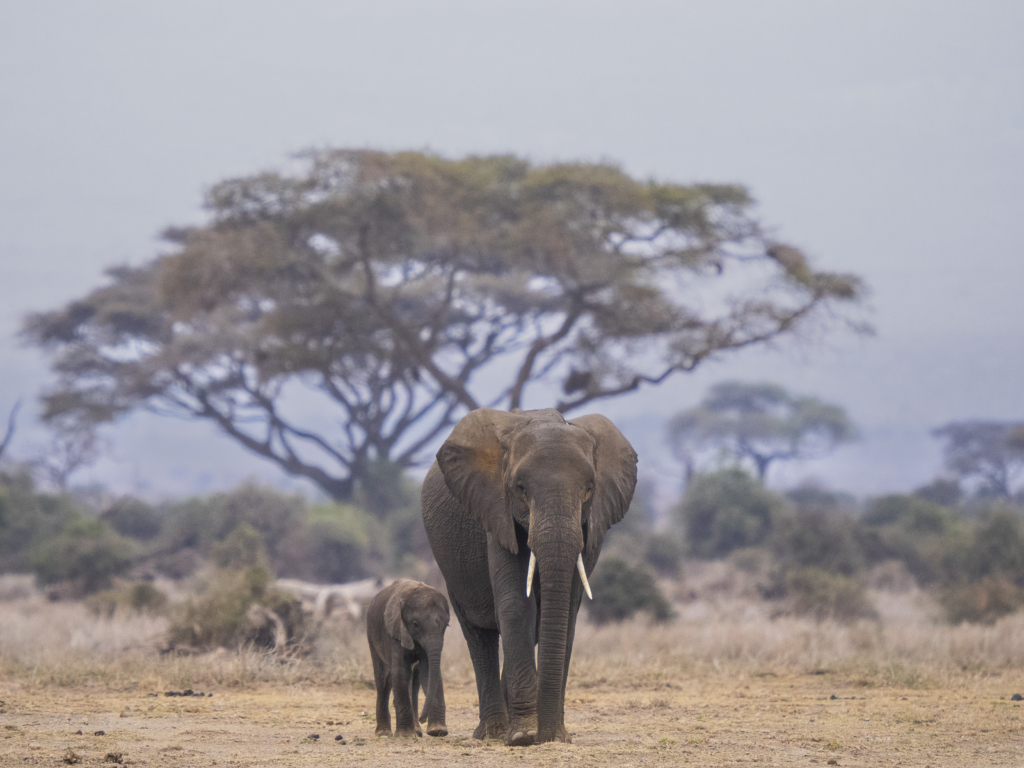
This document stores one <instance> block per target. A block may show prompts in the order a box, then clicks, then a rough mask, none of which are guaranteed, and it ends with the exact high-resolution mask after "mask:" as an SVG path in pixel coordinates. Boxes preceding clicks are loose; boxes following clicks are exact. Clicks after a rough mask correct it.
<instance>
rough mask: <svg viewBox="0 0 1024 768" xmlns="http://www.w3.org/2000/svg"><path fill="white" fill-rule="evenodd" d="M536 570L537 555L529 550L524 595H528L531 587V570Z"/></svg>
mask: <svg viewBox="0 0 1024 768" xmlns="http://www.w3.org/2000/svg"><path fill="white" fill-rule="evenodd" d="M535 570H537V556H536V555H535V554H533V552H530V567H529V568H527V569H526V596H527V597H529V596H530V589H531V588H532V587H533V572H534V571H535Z"/></svg>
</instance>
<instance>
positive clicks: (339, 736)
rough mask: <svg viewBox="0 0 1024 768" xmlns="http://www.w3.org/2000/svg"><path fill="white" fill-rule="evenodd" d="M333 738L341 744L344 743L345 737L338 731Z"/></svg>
mask: <svg viewBox="0 0 1024 768" xmlns="http://www.w3.org/2000/svg"><path fill="white" fill-rule="evenodd" d="M334 740H335V741H340V742H341V743H342V744H344V743H345V737H344V736H342V735H341V734H340V733H339V734H338V735H337V736H335V737H334Z"/></svg>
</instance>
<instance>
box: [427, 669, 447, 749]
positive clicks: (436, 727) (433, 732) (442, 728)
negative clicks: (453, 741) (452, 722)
mask: <svg viewBox="0 0 1024 768" xmlns="http://www.w3.org/2000/svg"><path fill="white" fill-rule="evenodd" d="M446 717H447V709H446V707H445V703H444V680H442V679H440V678H438V681H437V693H436V694H434V703H433V704H432V705H431V707H430V711H429V712H427V735H428V736H447V735H448V724H447V723H446V722H445V718H446Z"/></svg>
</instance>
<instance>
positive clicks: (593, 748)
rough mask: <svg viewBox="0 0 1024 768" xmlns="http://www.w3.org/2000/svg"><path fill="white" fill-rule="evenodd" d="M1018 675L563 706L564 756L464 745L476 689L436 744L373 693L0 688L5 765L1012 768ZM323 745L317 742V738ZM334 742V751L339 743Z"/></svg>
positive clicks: (736, 684)
mask: <svg viewBox="0 0 1024 768" xmlns="http://www.w3.org/2000/svg"><path fill="white" fill-rule="evenodd" d="M1018 691H1024V674H1014V675H1008V674H1007V675H1001V676H992V677H983V678H965V679H964V681H963V682H962V683H959V684H954V685H953V686H952V687H948V688H941V689H936V688H928V689H921V688H913V689H901V688H893V687H878V688H874V687H864V686H859V685H857V684H856V682H855V681H853V680H850V679H846V678H843V677H841V676H838V675H831V674H817V675H778V676H777V675H772V674H769V675H767V676H763V677H751V676H728V675H724V674H723V675H720V676H715V675H710V676H707V675H705V676H700V677H694V678H691V679H679V680H675V681H670V682H661V683H653V684H652V683H644V684H643V686H642V687H640V688H631V687H628V686H623V685H621V684H619V685H614V686H612V685H608V684H597V685H594V686H592V687H587V688H581V687H573V686H572V681H571V680H570V690H569V692H568V693H567V708H566V725H567V727H568V728H569V730H570V732H571V733H572V734H573V743H572V744H545V745H540V746H535V747H528V748H509V747H505V746H503V745H502V744H500V743H499V742H487V743H484V742H480V741H475V740H474V739H472V738H471V734H472V730H473V727H474V726H475V725H476V714H475V713H476V692H475V688H474V687H473V686H472V685H471V684H463V685H456V686H454V687H453V688H450V689H449V690H448V691H447V697H446V698H447V701H448V726H449V729H450V732H451V733H450V735H449V736H447V737H445V738H440V739H438V738H430V737H425V738H422V739H415V740H407V739H393V738H392V739H378V738H375V737H374V735H373V732H374V719H373V702H374V692H373V691H372V690H371V689H369V688H366V687H363V686H352V685H345V686H339V685H334V686H330V685H310V684H303V685H301V686H288V687H274V686H269V685H268V686H256V687H253V688H249V689H244V690H238V689H232V688H228V689H224V690H217V689H213V690H210V691H203V692H204V693H212V694H213V695H212V696H203V697H168V696H166V695H164V692H163V691H156V690H145V689H142V688H140V689H137V690H133V691H127V692H126V691H120V692H119V691H113V690H109V689H107V688H106V687H103V686H101V685H98V684H97V685H94V686H89V687H84V688H83V687H78V688H74V687H72V688H64V687H59V686H54V685H46V686H36V685H33V684H31V683H23V682H18V681H0V765H3V766H16V765H17V766H21V765H47V766H60V765H65V764H76V763H75V761H76V759H77V760H79V761H80V762H78V763H77V764H80V765H110V764H113V763H116V762H118V761H121V762H123V764H125V765H153V766H164V765H167V766H204V767H205V766H212V765H224V766H231V765H239V766H293V765H294V766H307V765H309V766H312V765H336V764H339V763H344V764H349V763H356V764H361V765H367V766H375V765H382V766H411V765H414V764H416V765H418V764H422V763H429V764H440V765H445V766H448V765H525V764H537V765H553V764H556V763H558V764H562V763H569V764H571V765H578V766H617V767H619V768H621V767H623V766H634V765H636V766H639V765H675V764H681V763H685V764H690V765H707V766H720V765H745V764H758V765H765V766H768V765H811V764H818V765H822V766H825V765H839V766H905V767H906V768H910V766H920V767H921V768H923V767H924V766H932V768H939V767H940V766H1021V765H1024V730H1022V725H1024V720H1022V717H1024V709H1022V707H1021V702H1012V701H1011V700H1010V697H1011V696H1012V694H1014V693H1016V692H1018ZM314 734H317V735H318V737H315V736H314ZM338 736H342V737H343V740H340V739H338V738H337V737H338Z"/></svg>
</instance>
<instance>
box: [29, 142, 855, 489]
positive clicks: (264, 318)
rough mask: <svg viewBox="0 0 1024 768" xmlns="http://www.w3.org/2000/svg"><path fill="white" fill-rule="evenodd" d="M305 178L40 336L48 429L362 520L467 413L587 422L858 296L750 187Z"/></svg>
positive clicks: (115, 278)
mask: <svg viewBox="0 0 1024 768" xmlns="http://www.w3.org/2000/svg"><path fill="white" fill-rule="evenodd" d="M299 162H300V165H301V168H300V169H299V170H297V171H296V172H295V173H291V174H286V173H262V174H258V175H255V176H249V177H244V178H237V179H230V180H227V181H224V182H222V183H219V184H217V185H216V186H214V187H213V188H212V189H211V190H210V191H209V193H208V195H207V198H206V208H207V210H208V213H209V220H208V223H207V224H206V225H204V226H196V227H188V228H172V229H169V230H167V231H166V232H165V233H164V238H165V239H166V241H167V242H168V243H169V245H170V248H169V250H168V251H167V252H165V253H162V254H160V255H158V256H156V257H155V258H153V259H151V260H150V261H148V262H146V263H144V264H141V265H138V266H119V267H115V268H112V269H110V270H109V271H108V273H107V274H108V277H109V282H108V284H106V285H104V286H102V287H100V288H98V289H96V290H93V291H91V292H89V293H88V294H87V295H85V296H83V297H81V298H79V299H77V300H75V301H72V302H70V303H69V304H67V305H66V306H64V307H63V308H60V309H57V310H54V311H50V312H43V313H39V314H35V315H32V316H30V317H29V318H28V319H27V321H26V323H25V326H24V335H25V336H26V337H27V338H28V339H29V340H30V342H32V343H34V344H36V345H39V346H41V347H44V348H46V349H48V350H50V351H51V352H52V355H53V369H54V371H55V372H56V374H57V378H56V384H55V386H53V387H52V388H51V389H50V390H49V391H47V392H46V393H45V395H44V404H45V418H47V419H51V420H54V419H60V418H64V419H67V418H70V417H74V418H77V419H81V420H84V421H86V422H89V423H100V422H103V421H108V420H112V419H115V418H117V417H118V416H120V415H122V414H126V413H128V412H131V411H133V410H136V409H147V410H150V411H155V412H158V413H164V414H172V415H177V416H184V417H190V418H195V419H201V420H207V421H210V422H212V423H214V424H216V425H217V426H218V427H219V428H220V429H221V430H223V431H224V432H225V433H226V434H228V435H230V436H231V437H233V438H234V439H235V440H237V441H238V442H239V443H241V444H242V445H244V446H245V447H247V448H248V449H250V450H252V451H254V452H256V453H258V454H260V455H261V456H264V457H266V458H268V459H270V460H272V461H274V462H276V463H277V464H278V465H279V466H281V467H282V468H283V469H284V470H285V471H287V472H289V473H292V474H295V475H300V476H304V477H306V478H309V479H310V480H312V481H313V482H315V483H317V484H319V485H320V486H321V487H322V488H323V489H324V490H325V491H326V492H327V493H328V494H329V495H331V496H333V497H335V498H342V499H343V498H348V497H349V496H350V495H351V493H352V491H353V483H354V481H356V480H357V479H359V478H362V477H365V476H367V474H368V473H370V472H372V471H373V467H374V466H375V465H377V464H380V463H384V464H393V465H396V466H398V467H407V466H410V465H413V464H414V463H416V462H418V461H420V460H421V459H422V457H423V454H424V452H425V449H426V448H428V447H429V446H431V445H432V444H433V443H434V442H435V441H436V438H437V437H438V436H439V435H441V434H442V433H443V431H444V430H446V429H447V428H448V427H450V426H451V425H452V424H453V423H454V422H455V421H456V420H457V419H458V418H459V417H460V416H461V415H462V413H463V412H464V411H466V410H467V409H471V408H476V407H478V406H484V405H488V406H494V407H505V408H517V407H524V406H529V407H539V406H548V405H553V406H554V407H556V408H558V409H559V410H560V411H562V412H569V411H573V410H576V409H578V408H580V407H582V406H584V405H587V404H589V403H592V402H594V401H596V400H600V399H602V398H609V397H615V396H617V395H622V394H624V393H627V392H632V391H635V390H637V389H638V388H640V387H642V386H644V385H648V384H650V385H654V384H658V383H660V382H662V381H664V380H666V379H667V378H668V377H669V376H671V375H672V374H674V373H677V372H680V371H689V370H692V369H693V368H695V367H696V366H697V365H698V364H699V363H700V362H701V361H703V360H706V359H707V358H709V357H711V356H713V355H716V354H718V353H721V352H725V351H728V350H736V349H740V348H743V347H747V346H751V345H756V344H760V343H764V342H768V341H771V340H774V339H776V338H778V337H780V336H782V335H785V334H791V333H793V332H794V331H796V330H798V329H800V328H805V327H808V324H809V323H811V322H813V321H814V319H815V318H822V319H823V318H826V317H827V316H834V310H835V309H837V308H838V307H840V306H841V305H848V304H850V303H852V302H854V301H855V300H856V299H858V297H859V296H860V294H861V282H860V280H859V279H858V278H857V277H855V276H853V275H848V274H837V273H832V272H823V271H816V270H815V269H813V268H812V267H811V266H810V264H809V263H808V261H807V259H806V258H805V257H804V255H803V254H802V253H801V252H800V251H799V250H797V249H796V248H794V247H792V246H790V245H786V244H784V243H780V242H777V241H775V240H773V239H771V238H770V237H769V236H768V235H767V234H766V233H765V231H764V229H763V228H762V227H761V225H760V224H759V222H758V221H757V220H756V219H755V218H754V217H753V215H752V206H753V201H752V199H751V197H750V195H749V193H748V192H747V190H746V189H744V188H743V187H742V186H737V185H714V184H697V185H681V184H671V183H661V182H657V181H646V180H638V179H634V178H631V177H630V176H629V175H627V174H626V173H624V172H623V171H622V170H620V169H619V168H617V167H615V166H614V165H609V164H593V163H574V164H550V165H537V166H535V165H531V164H530V163H529V162H527V161H525V160H523V159H520V158H517V157H513V156H488V157H466V158H462V159H445V158H441V157H438V156H434V155H430V154H424V153H417V152H401V153H395V154H389V153H384V152H375V151H363V150H318V151H311V152H308V153H305V154H304V155H301V156H300V158H299ZM557 388H560V389H561V396H556V395H554V394H552V393H554V392H557ZM311 396H312V397H314V398H316V400H315V402H316V403H317V409H318V412H319V414H320V415H319V416H318V417H317V418H315V419H310V418H309V417H308V411H309V408H308V407H307V409H306V411H307V417H306V418H305V419H303V418H302V415H301V413H300V412H301V410H302V409H301V408H298V407H297V404H298V403H301V402H303V399H304V398H305V399H306V401H308V399H309V398H310V397H311ZM551 401H554V402H551Z"/></svg>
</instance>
